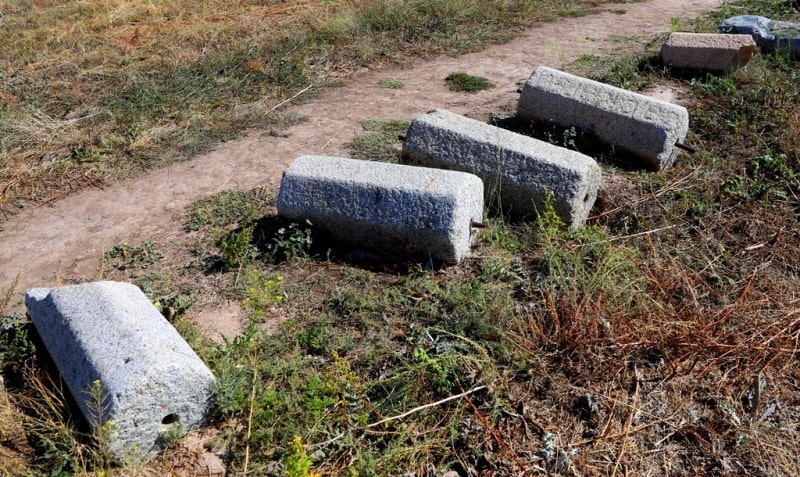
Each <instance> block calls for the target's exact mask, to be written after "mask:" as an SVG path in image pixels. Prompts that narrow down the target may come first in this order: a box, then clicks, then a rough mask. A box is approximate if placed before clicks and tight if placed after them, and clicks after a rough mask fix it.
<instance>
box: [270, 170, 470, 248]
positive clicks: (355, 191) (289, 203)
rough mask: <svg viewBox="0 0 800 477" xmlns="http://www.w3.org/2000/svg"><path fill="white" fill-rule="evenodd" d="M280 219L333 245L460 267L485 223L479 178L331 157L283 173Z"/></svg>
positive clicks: (279, 202) (453, 172) (279, 198)
mask: <svg viewBox="0 0 800 477" xmlns="http://www.w3.org/2000/svg"><path fill="white" fill-rule="evenodd" d="M278 214H279V215H281V216H284V217H288V218H291V219H295V220H304V219H308V220H310V221H311V223H312V224H313V225H314V226H317V227H320V228H322V229H324V230H325V231H327V232H329V233H330V234H331V235H332V236H333V238H334V239H336V240H339V241H342V242H348V243H352V244H359V245H363V246H366V247H369V248H373V249H376V250H379V251H383V252H390V253H393V254H397V255H401V256H404V258H405V257H413V258H415V259H423V260H427V259H429V258H431V259H433V260H437V261H441V262H445V263H454V262H459V261H460V260H461V259H462V258H463V257H464V256H465V255H466V254H467V252H468V251H469V249H470V245H471V243H472V239H473V235H474V230H473V227H472V222H473V221H474V222H480V221H482V220H483V182H482V181H481V180H480V179H479V178H478V177H477V176H474V175H472V174H465V173H462V172H455V171H443V170H438V169H429V168H422V167H411V166H406V165H400V164H387V163H381V162H370V161H361V160H355V159H345V158H338V157H326V156H301V157H298V158H297V159H295V160H294V161H293V162H292V163H291V165H290V166H289V167H288V168H287V169H286V170H285V171H284V173H283V177H282V179H281V185H280V191H279V192H278Z"/></svg>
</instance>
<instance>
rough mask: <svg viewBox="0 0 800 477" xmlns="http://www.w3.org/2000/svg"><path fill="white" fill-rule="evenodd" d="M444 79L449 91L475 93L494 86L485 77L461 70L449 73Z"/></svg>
mask: <svg viewBox="0 0 800 477" xmlns="http://www.w3.org/2000/svg"><path fill="white" fill-rule="evenodd" d="M444 81H445V82H446V83H447V85H448V86H449V87H450V91H464V92H467V93H477V92H478V91H483V90H485V89H490V88H494V85H493V84H492V83H491V82H490V81H489V80H488V79H486V78H483V77H481V76H472V75H469V74H467V73H461V72H454V73H450V74H449V75H447V77H446V78H445V79H444Z"/></svg>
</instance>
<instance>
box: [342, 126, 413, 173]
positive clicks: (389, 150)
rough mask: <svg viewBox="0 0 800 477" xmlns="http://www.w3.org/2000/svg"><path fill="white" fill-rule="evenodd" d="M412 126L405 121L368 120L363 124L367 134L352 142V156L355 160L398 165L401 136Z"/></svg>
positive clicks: (357, 137) (350, 146)
mask: <svg viewBox="0 0 800 477" xmlns="http://www.w3.org/2000/svg"><path fill="white" fill-rule="evenodd" d="M410 125H411V122H410V121H407V120H404V119H386V118H381V119H367V120H364V121H363V122H362V123H361V126H362V127H363V128H364V131H365V134H360V135H358V136H356V137H355V138H353V140H352V141H351V142H350V145H349V149H350V156H351V157H352V158H354V159H365V160H370V161H382V162H392V163H396V162H398V161H399V159H400V139H399V137H400V136H404V135H405V134H406V132H407V131H408V127H409V126H410Z"/></svg>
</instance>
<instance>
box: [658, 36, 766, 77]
mask: <svg viewBox="0 0 800 477" xmlns="http://www.w3.org/2000/svg"><path fill="white" fill-rule="evenodd" d="M755 49H756V42H755V41H753V37H751V36H750V35H720V34H716V33H672V34H671V35H670V36H669V38H667V41H665V42H664V44H663V45H662V46H661V61H663V62H664V63H665V64H667V65H670V66H672V67H673V68H686V69H694V70H704V71H713V72H724V71H727V70H730V69H735V68H738V67H740V66H744V65H746V64H747V62H748V61H750V57H752V56H753V52H754V51H755Z"/></svg>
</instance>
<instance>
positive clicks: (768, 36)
mask: <svg viewBox="0 0 800 477" xmlns="http://www.w3.org/2000/svg"><path fill="white" fill-rule="evenodd" d="M718 29H719V31H720V33H733V34H743V35H750V36H752V37H753V40H755V42H756V44H757V45H758V46H759V47H761V48H762V49H764V50H766V51H775V50H777V49H779V48H781V49H783V48H789V49H791V50H792V51H793V52H794V54H795V56H800V23H790V22H782V21H777V20H771V19H769V18H767V17H761V16H757V15H740V16H737V17H731V18H728V19H726V20H724V21H723V22H722V23H720V24H719V27H718Z"/></svg>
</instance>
